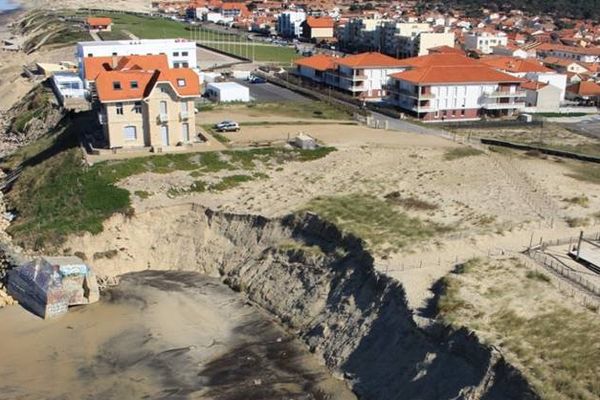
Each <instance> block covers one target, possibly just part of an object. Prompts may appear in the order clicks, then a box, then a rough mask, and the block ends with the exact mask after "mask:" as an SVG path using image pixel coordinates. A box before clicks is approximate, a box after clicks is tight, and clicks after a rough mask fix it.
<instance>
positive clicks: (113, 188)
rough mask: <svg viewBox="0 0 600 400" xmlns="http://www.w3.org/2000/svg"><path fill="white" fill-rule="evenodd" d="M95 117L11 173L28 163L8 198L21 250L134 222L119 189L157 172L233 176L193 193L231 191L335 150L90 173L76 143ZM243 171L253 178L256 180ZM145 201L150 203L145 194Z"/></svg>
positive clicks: (204, 157) (68, 129) (230, 155)
mask: <svg viewBox="0 0 600 400" xmlns="http://www.w3.org/2000/svg"><path fill="white" fill-rule="evenodd" d="M86 118H89V116H81V115H80V116H77V117H75V120H74V121H72V122H71V123H65V124H64V125H63V126H61V127H59V128H58V129H57V130H56V131H55V132H53V134H51V135H48V136H46V137H44V138H43V139H41V140H40V141H36V142H34V143H32V144H30V145H28V146H25V147H23V148H22V149H21V150H19V151H18V152H17V153H15V154H14V155H13V156H12V157H10V158H9V159H8V160H5V162H4V164H3V167H5V168H8V167H14V166H16V165H18V164H20V163H23V165H24V169H23V173H22V174H21V176H20V177H19V179H18V180H17V181H16V182H15V184H14V186H13V188H12V190H11V191H10V192H9V193H8V195H7V199H8V202H9V204H10V205H11V206H12V207H14V208H15V209H16V211H17V214H18V217H17V219H16V220H15V221H14V222H13V223H12V224H11V226H10V228H9V233H10V234H11V235H12V236H13V238H14V240H15V242H16V243H19V244H20V245H22V246H24V247H27V248H33V249H40V250H41V249H42V248H53V247H56V246H58V245H60V244H61V243H62V242H63V240H64V239H65V237H66V236H67V235H69V234H78V233H83V232H90V233H98V232H101V231H102V223H103V222H104V220H105V219H107V218H108V217H110V216H111V215H113V214H115V213H123V214H125V215H131V214H132V212H133V210H132V209H131V198H130V193H129V192H128V191H127V190H125V189H122V188H119V187H118V186H117V185H116V184H117V182H118V181H119V180H121V179H124V178H126V177H128V176H132V175H136V174H140V173H144V172H153V173H158V174H165V173H170V172H173V171H181V170H183V171H190V173H191V174H193V176H195V177H202V176H207V175H209V174H211V173H214V172H219V171H232V173H235V174H236V175H230V176H225V177H223V178H222V179H221V181H220V182H218V183H216V184H213V185H212V186H210V187H208V186H207V185H205V184H204V183H203V181H201V180H197V181H196V182H195V183H194V184H193V185H192V186H191V187H190V188H187V189H185V191H187V192H201V191H204V190H214V191H220V190H227V189H229V188H231V187H234V186H236V185H239V184H241V183H243V182H246V181H249V180H253V179H260V178H263V177H264V176H266V175H264V174H261V173H259V172H254V169H255V168H256V167H257V165H259V164H263V165H268V166H270V167H274V166H276V165H279V164H283V163H286V162H290V161H311V160H314V159H317V158H320V157H325V156H326V155H327V154H329V153H330V152H331V151H334V149H333V148H320V149H318V150H314V151H310V150H299V149H294V150H287V149H283V148H267V149H253V150H247V151H246V150H245V151H225V152H220V153H219V152H211V153H199V154H193V153H192V154H165V155H155V156H148V157H138V158H132V159H127V160H123V161H109V162H102V163H98V164H95V165H94V166H91V167H86V166H84V165H83V160H82V156H81V152H80V150H79V148H78V146H77V140H76V139H75V138H76V137H77V136H76V130H77V126H78V125H80V124H84V123H86ZM237 171H243V172H248V171H252V174H251V175H247V174H240V173H238V172H237ZM137 195H138V197H143V196H145V195H147V194H146V193H143V194H142V193H138V194H137Z"/></svg>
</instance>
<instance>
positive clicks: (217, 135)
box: [210, 129, 231, 145]
mask: <svg viewBox="0 0 600 400" xmlns="http://www.w3.org/2000/svg"><path fill="white" fill-rule="evenodd" d="M210 131H212V129H210ZM212 135H213V137H214V138H215V139H217V140H218V141H219V142H221V143H223V144H225V145H226V144H227V143H229V142H231V139H229V138H228V137H227V136H225V135H223V134H222V133H217V132H215V133H213V134H212Z"/></svg>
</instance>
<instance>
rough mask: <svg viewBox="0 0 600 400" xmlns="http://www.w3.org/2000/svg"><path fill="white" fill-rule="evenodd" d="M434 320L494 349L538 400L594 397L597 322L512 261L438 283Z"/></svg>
mask: <svg viewBox="0 0 600 400" xmlns="http://www.w3.org/2000/svg"><path fill="white" fill-rule="evenodd" d="M442 287H443V290H442V295H441V296H440V298H439V301H438V303H437V306H438V307H437V309H438V313H439V317H440V318H441V319H443V320H444V321H446V322H448V323H450V324H452V325H453V326H455V327H457V328H458V327H462V326H466V327H467V328H469V329H471V330H474V331H475V332H476V333H477V335H478V336H479V337H480V338H481V339H482V340H484V341H486V342H488V343H490V344H493V345H494V346H496V347H498V348H500V350H501V351H502V353H503V354H504V355H505V356H506V357H507V358H508V361H509V362H511V363H512V364H513V365H515V366H517V367H518V368H519V369H520V370H521V371H522V372H523V373H524V375H525V377H526V378H527V379H528V381H529V382H530V383H531V384H532V385H533V387H534V388H535V390H536V391H537V392H538V394H539V395H540V397H541V398H542V399H546V400H559V399H582V400H592V399H598V398H599V397H600V381H598V379H597V377H598V376H599V374H600V344H599V343H598V332H599V331H600V319H599V318H598V315H597V313H596V312H595V311H593V310H592V309H591V307H588V308H585V307H583V306H579V305H576V303H574V302H570V301H567V300H566V299H565V298H563V297H561V296H562V295H561V294H560V292H559V291H558V289H556V288H555V287H554V286H553V283H552V281H551V279H550V278H549V277H548V275H546V274H545V273H543V272H539V271H536V270H532V269H529V268H528V267H527V266H525V265H524V264H522V263H519V262H518V261H517V260H502V261H491V260H478V261H473V262H469V263H467V264H466V265H465V267H464V268H461V269H457V270H456V271H455V272H454V273H452V274H450V275H449V276H447V277H445V278H444V279H443V281H442Z"/></svg>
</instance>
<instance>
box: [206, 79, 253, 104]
mask: <svg viewBox="0 0 600 400" xmlns="http://www.w3.org/2000/svg"><path fill="white" fill-rule="evenodd" d="M205 94H206V96H207V97H208V98H209V99H210V100H212V101H215V102H219V103H229V102H232V101H238V102H243V103H247V102H249V101H250V89H249V88H248V87H247V86H243V85H240V84H239V83H236V82H214V83H208V84H207V85H206V92H205Z"/></svg>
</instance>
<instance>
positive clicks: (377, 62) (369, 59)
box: [337, 52, 404, 68]
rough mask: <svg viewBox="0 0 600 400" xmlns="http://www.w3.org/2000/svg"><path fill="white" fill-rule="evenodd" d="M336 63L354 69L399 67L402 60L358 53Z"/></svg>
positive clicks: (376, 54)
mask: <svg viewBox="0 0 600 400" xmlns="http://www.w3.org/2000/svg"><path fill="white" fill-rule="evenodd" d="M337 63H338V64H340V65H344V66H347V67H355V68H376V67H399V66H402V65H404V63H403V60H399V59H397V58H394V57H390V56H386V55H385V54H381V53H377V52H370V53H360V54H356V55H352V56H347V57H343V58H339V59H338V60H337Z"/></svg>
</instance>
